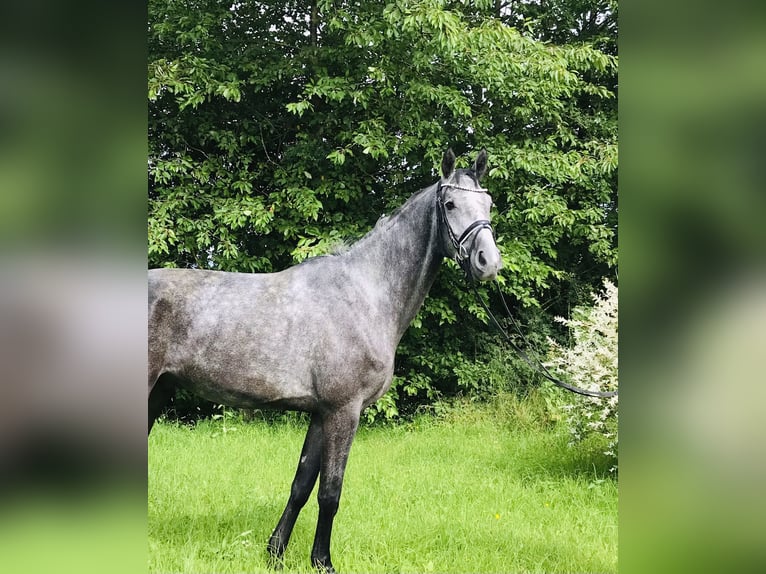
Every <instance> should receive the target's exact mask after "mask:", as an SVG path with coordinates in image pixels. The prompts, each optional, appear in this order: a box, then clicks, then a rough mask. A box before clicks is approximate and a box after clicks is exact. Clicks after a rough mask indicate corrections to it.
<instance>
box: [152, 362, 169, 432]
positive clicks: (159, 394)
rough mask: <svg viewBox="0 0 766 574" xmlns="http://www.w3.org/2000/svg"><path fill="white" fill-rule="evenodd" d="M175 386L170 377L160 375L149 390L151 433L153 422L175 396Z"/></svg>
mask: <svg viewBox="0 0 766 574" xmlns="http://www.w3.org/2000/svg"><path fill="white" fill-rule="evenodd" d="M175 390H176V387H175V384H174V382H173V378H172V376H171V375H167V374H165V375H160V376H159V377H158V378H157V381H156V382H155V383H154V385H151V386H150V388H149V430H148V433H150V432H152V426H154V421H156V420H157V418H158V417H159V416H160V415H161V414H162V409H164V408H165V406H166V405H167V404H168V403H169V402H170V399H172V398H173V395H174V394H175Z"/></svg>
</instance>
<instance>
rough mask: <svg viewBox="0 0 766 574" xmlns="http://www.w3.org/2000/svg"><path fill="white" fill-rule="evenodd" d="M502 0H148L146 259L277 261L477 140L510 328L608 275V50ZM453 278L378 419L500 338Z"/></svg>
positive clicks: (460, 381)
mask: <svg viewBox="0 0 766 574" xmlns="http://www.w3.org/2000/svg"><path fill="white" fill-rule="evenodd" d="M511 4H512V3H511ZM511 4H502V3H500V4H498V3H496V2H490V1H485V2H454V1H452V2H448V1H446V0H418V1H415V0H397V1H392V2H389V3H388V4H387V5H381V4H379V3H377V2H371V1H369V0H357V1H347V0H338V1H316V2H311V3H309V4H308V5H305V4H304V3H299V2H295V1H293V2H287V3H284V2H280V3H275V2H249V1H243V2H238V3H234V4H228V3H219V2H215V1H212V0H187V1H183V2H181V1H179V0H151V1H150V3H149V100H150V105H149V108H150V122H149V124H150V126H149V146H150V157H149V260H150V264H151V265H152V266H163V265H169V266H193V267H200V268H213V269H224V270H236V271H274V270H278V269H282V268H285V267H287V266H289V265H291V264H294V263H296V262H298V261H300V260H302V259H304V258H306V257H310V256H312V255H316V254H319V253H322V252H326V251H327V250H328V249H330V248H331V246H333V245H335V244H337V243H338V242H341V241H348V240H353V239H354V238H357V237H360V236H361V235H362V234H363V233H364V232H366V231H367V230H368V229H370V228H371V227H372V226H373V225H374V223H375V221H376V220H377V218H378V217H379V216H380V215H381V214H382V213H386V212H389V211H391V210H392V209H394V208H395V207H397V206H399V205H401V204H402V203H403V202H404V201H405V199H406V198H407V197H409V195H411V194H412V193H414V192H415V191H416V190H417V189H419V188H421V187H423V186H425V185H427V184H430V183H432V182H433V181H434V180H435V178H436V176H437V167H438V165H439V162H440V159H441V154H442V153H443V151H444V150H445V149H446V148H447V147H448V146H452V147H453V149H455V151H456V152H458V154H463V155H462V156H461V157H460V161H462V162H463V164H464V165H467V164H468V162H469V161H470V160H472V156H471V154H468V153H467V152H471V153H475V152H474V150H477V149H479V148H480V147H486V148H487V150H488V151H489V153H490V164H491V169H490V172H489V176H488V179H487V181H486V183H487V186H488V187H489V189H490V190H491V193H492V195H493V198H494V200H495V204H496V206H497V209H496V212H495V213H494V215H493V218H494V225H495V229H496V231H497V235H498V243H499V246H500V248H501V251H502V254H503V258H504V262H505V266H506V269H505V271H504V272H503V278H502V288H503V290H504V291H505V292H506V293H507V294H509V295H512V296H513V297H514V300H515V301H516V302H517V305H516V309H515V310H517V311H518V312H520V313H521V314H522V315H523V316H524V317H525V319H526V320H528V321H532V320H536V321H540V322H541V323H546V324H547V323H551V321H550V319H551V317H552V316H553V315H567V309H568V308H569V307H570V306H574V305H577V304H580V303H582V302H583V301H586V300H587V297H588V294H589V293H590V292H591V291H592V290H593V289H594V288H595V287H596V286H598V285H599V284H600V283H601V279H602V277H604V276H614V274H615V267H616V260H617V259H616V213H617V187H616V170H617V128H616V116H617V114H616V102H615V95H616V73H617V58H616V55H615V53H614V50H612V47H616V44H614V42H613V40H614V38H613V37H612V36H610V34H612V31H611V29H610V27H609V26H608V25H606V26H602V27H601V28H599V31H598V33H590V32H588V33H587V34H586V32H587V30H586V28H585V27H583V32H582V33H579V34H573V35H566V34H564V35H561V34H554V33H553V32H551V30H550V26H548V25H547V24H545V22H548V21H549V20H546V19H545V18H543V17H542V16H545V15H548V14H549V13H550V12H546V11H545V10H542V7H543V5H542V4H541V5H540V8H541V11H540V15H541V16H540V17H539V18H538V20H536V22H538V23H537V24H534V25H533V24H529V25H526V26H520V27H519V28H515V27H512V26H511V25H510V24H519V22H520V20H519V17H520V16H519V14H520V12H518V11H515V12H514V11H510V7H512V6H511ZM582 4H583V2H580V4H578V3H577V2H574V1H571V2H569V3H567V2H564V1H561V2H555V3H552V4H550V5H551V6H552V5H555V6H557V7H558V8H557V9H559V12H561V11H562V10H564V8H567V7H574V8H572V10H570V12H571V13H572V14H574V13H575V12H576V11H577V10H578V9H579V6H581V5H582ZM546 6H548V5H547V4H546ZM611 6H612V4H611V3H607V2H602V3H601V4H598V3H597V4H596V9H597V10H601V11H602V13H603V14H607V12H606V10H607V8H608V9H609V10H611ZM515 7H516V8H525V9H527V10H531V6H530V5H528V4H526V3H520V4H518V5H515ZM605 7H606V8H605ZM557 13H558V12H557ZM611 13H615V14H616V6H615V8H614V10H612V11H611V12H609V13H608V14H607V16H609V17H610V14H611ZM530 14H531V12H530ZM530 17H531V16H530ZM608 19H609V18H607V20H608ZM554 31H555V30H554ZM610 42H611V43H610ZM461 281H462V279H461V278H460V276H459V272H458V270H457V268H456V267H455V266H448V268H447V269H445V270H444V272H443V273H442V274H441V276H440V278H439V280H438V281H437V284H436V285H435V286H434V288H433V289H432V292H431V297H430V298H429V299H428V300H427V302H426V305H425V307H424V309H423V310H422V311H421V313H420V315H419V316H418V317H417V318H416V320H415V322H414V324H413V328H412V329H410V331H408V333H407V334H406V335H405V339H404V340H403V342H402V346H401V347H400V350H399V359H398V362H397V365H398V366H397V379H396V381H395V386H394V389H393V391H392V394H391V395H390V396H389V397H388V399H387V400H388V401H389V402H388V403H387V404H388V407H389V408H388V412H390V413H393V412H395V407H396V406H397V405H399V406H402V405H404V404H405V403H406V401H407V400H409V401H416V402H417V401H420V400H427V399H428V398H430V397H433V396H434V395H436V394H438V393H449V392H456V391H459V390H460V389H461V388H480V387H481V386H482V385H487V384H489V383H488V381H489V375H486V377H485V378H487V380H486V381H483V382H482V381H479V382H478V383H477V382H476V380H475V376H476V369H471V368H468V367H470V365H476V364H480V363H482V362H483V361H484V359H486V355H487V353H488V352H490V351H491V350H492V349H497V348H500V346H501V345H502V343H501V342H500V340H499V339H495V338H494V337H492V336H488V335H487V334H486V333H487V330H488V327H487V326H486V325H485V324H484V323H483V322H482V319H483V311H482V310H481V308H480V307H479V306H478V305H477V304H476V303H475V302H473V301H472V300H470V299H469V298H468V296H467V294H466V293H464V292H462V291H458V292H457V293H456V292H455V286H456V285H460V284H461ZM485 295H486V293H485ZM543 335H544V334H543V333H541V334H540V338H539V340H540V341H541V342H542V341H544V337H543ZM477 349H479V350H477ZM491 352H496V351H491ZM467 373H472V374H471V375H470V377H474V379H473V380H468V378H466V377H469V375H468V374H467ZM408 397H409V398H408ZM385 404H386V403H385V401H384V402H383V403H381V405H384V406H385Z"/></svg>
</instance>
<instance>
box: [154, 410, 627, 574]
mask: <svg viewBox="0 0 766 574" xmlns="http://www.w3.org/2000/svg"><path fill="white" fill-rule="evenodd" d="M511 411H513V409H510V410H509V409H507V408H506V409H501V408H496V407H474V406H469V407H466V408H463V409H460V410H455V411H453V412H451V413H448V414H446V415H443V416H441V417H439V418H436V419H435V418H433V417H422V418H419V419H417V420H415V421H414V422H411V423H408V424H406V425H401V426H394V427H375V428H370V429H366V428H362V429H361V430H360V431H359V433H358V435H357V438H356V440H355V442H354V446H353V447H352V449H351V456H350V458H349V462H348V467H347V471H346V480H345V483H344V488H343V496H342V497H341V506H340V510H339V512H338V516H337V518H336V520H335V527H334V530H333V539H332V553H333V563H334V565H335V567H336V568H337V569H338V570H339V571H340V572H341V573H363V572H578V573H585V572H616V571H617V484H616V480H615V479H613V478H610V477H608V476H607V472H606V469H607V468H608V461H606V460H604V459H603V458H602V457H601V456H600V454H599V450H598V448H596V446H594V445H587V444H584V445H579V446H577V447H570V446H568V444H567V442H568V438H567V435H566V431H565V430H564V429H562V428H560V427H558V426H556V425H550V424H547V425H546V424H540V423H538V422H536V421H534V420H529V418H527V419H525V417H524V416H520V417H519V416H514V415H517V414H518V412H511ZM523 414H524V413H522V415H523ZM224 431H225V432H224ZM304 432H305V426H304V425H302V424H300V423H299V422H289V421H288V422H280V423H270V424H267V423H265V422H252V423H243V422H231V421H229V422H227V423H226V426H225V427H224V425H223V424H222V422H221V421H215V422H204V423H201V424H199V425H197V426H196V427H195V428H190V427H185V426H180V425H175V424H169V423H160V424H159V425H158V426H156V427H155V429H154V430H153V431H152V434H151V436H150V438H149V572H156V573H160V572H161V573H169V572H184V573H192V572H193V573H226V572H265V571H269V563H268V559H267V555H266V551H265V547H266V541H267V539H268V537H269V535H270V534H271V531H272V529H273V528H274V526H275V525H276V522H277V520H278V519H279V516H280V514H281V512H282V509H283V506H284V504H285V502H286V501H287V496H288V494H289V488H290V482H291V480H292V476H293V473H294V471H295V466H296V464H297V460H298V454H299V452H300V448H301V445H302V441H303V434H304ZM316 515H317V505H316V499H315V498H312V499H311V500H310V501H309V503H308V504H307V505H306V508H304V510H303V512H302V514H301V516H300V517H299V519H298V523H297V524H296V527H295V531H294V533H293V537H292V539H291V542H290V546H289V547H288V549H287V552H286V554H285V564H284V569H285V571H286V572H306V573H312V574H313V570H312V569H311V567H310V563H309V553H310V550H311V544H312V540H313V533H314V526H315V521H316Z"/></svg>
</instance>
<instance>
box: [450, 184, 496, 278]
mask: <svg viewBox="0 0 766 574" xmlns="http://www.w3.org/2000/svg"><path fill="white" fill-rule="evenodd" d="M445 187H449V188H452V189H459V190H460V191H471V192H473V193H487V191H488V190H487V189H484V188H483V187H479V188H474V189H471V188H468V187H461V186H459V185H456V184H454V183H441V182H439V186H438V187H437V188H436V204H437V208H438V213H439V221H440V222H441V223H442V225H443V227H444V229H446V230H447V237H449V240H450V243H451V244H452V247H453V248H454V249H455V256H454V258H455V262H456V263H457V264H458V265H459V266H460V268H461V269H462V270H463V272H464V273H465V274H466V277H467V278H469V279H470V278H471V262H470V259H469V255H470V253H471V250H472V249H473V243H474V241H475V240H476V235H478V233H479V232H480V231H481V230H482V229H489V231H490V232H491V233H492V235H493V236H494V234H495V232H494V230H493V229H492V225H491V224H490V222H489V220H488V219H478V220H476V221H474V222H473V223H472V224H471V225H469V226H468V227H466V228H465V231H463V233H462V234H461V235H460V237H458V236H457V235H456V234H455V231H454V230H453V229H452V226H451V225H450V223H449V220H448V219H447V212H446V211H445V207H444V192H443V191H442V188H445ZM469 239H471V245H470V247H469V248H468V249H466V243H467V242H468V240H469Z"/></svg>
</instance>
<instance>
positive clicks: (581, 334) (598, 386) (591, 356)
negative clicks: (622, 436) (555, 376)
mask: <svg viewBox="0 0 766 574" xmlns="http://www.w3.org/2000/svg"><path fill="white" fill-rule="evenodd" d="M593 301H594V304H593V306H592V307H577V308H575V309H574V311H573V313H572V318H571V319H564V318H562V317H557V318H556V321H558V322H560V323H563V324H564V325H566V326H567V327H568V328H569V329H570V332H571V333H572V341H573V344H572V345H571V346H568V347H564V346H562V345H560V344H558V343H556V342H555V341H553V340H551V339H549V343H550V345H551V354H550V359H549V361H548V362H547V363H546V365H547V366H548V367H549V368H553V369H554V370H555V371H556V372H558V373H566V375H567V379H568V381H569V382H571V383H572V384H574V385H576V386H578V387H580V388H583V389H588V390H591V391H602V392H603V391H616V390H617V382H618V381H617V379H618V377H617V287H616V286H615V285H614V284H613V283H611V282H610V281H608V280H605V281H604V291H603V293H600V294H594V295H593ZM617 405H618V397H617V396H614V397H610V398H596V397H585V396H581V395H574V394H572V395H571V398H567V402H566V403H565V404H564V406H563V412H564V420H565V421H566V424H567V426H568V427H569V431H570V433H571V435H572V439H573V441H582V440H584V439H585V438H587V437H588V436H591V435H593V434H599V435H601V436H603V437H604V438H605V439H606V444H607V445H608V446H607V449H606V451H605V454H607V455H608V456H610V457H613V459H614V465H613V467H612V468H611V470H612V472H616V471H617V440H618V436H617V418H618V417H617Z"/></svg>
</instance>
